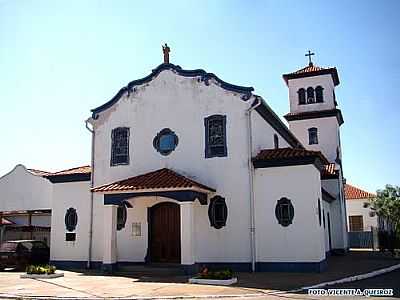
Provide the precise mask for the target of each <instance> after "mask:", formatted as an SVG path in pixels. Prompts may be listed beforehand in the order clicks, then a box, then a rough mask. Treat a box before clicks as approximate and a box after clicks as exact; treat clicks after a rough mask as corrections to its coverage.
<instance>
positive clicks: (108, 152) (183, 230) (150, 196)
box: [0, 60, 348, 272]
mask: <svg viewBox="0 0 400 300" xmlns="http://www.w3.org/2000/svg"><path fill="white" fill-rule="evenodd" d="M283 78H284V81H285V83H286V84H287V86H288V89H289V101H290V112H289V113H288V114H287V115H286V116H285V118H286V120H287V121H288V123H289V128H287V127H286V125H285V124H284V123H283V122H282V121H281V120H280V118H279V117H278V116H277V115H276V114H275V113H274V112H273V110H272V109H271V108H270V107H269V106H268V104H267V103H266V102H265V101H264V100H263V99H262V97H260V96H258V95H256V94H254V93H253V88H251V87H243V86H237V85H233V84H230V83H227V82H224V81H223V80H221V79H220V78H218V77H217V76H216V75H214V74H212V73H207V72H206V71H204V70H184V69H182V68H181V67H179V66H177V65H174V64H171V63H169V61H168V60H166V61H165V62H164V63H163V64H161V65H160V66H158V67H157V68H156V69H154V70H153V71H152V72H151V74H150V75H148V76H147V77H145V78H142V79H139V80H135V81H132V82H130V83H129V84H128V85H127V86H126V87H123V88H122V89H121V90H120V91H119V92H118V93H117V94H116V95H115V96H114V97H113V98H112V99H111V100H110V101H108V102H107V103H105V104H103V105H101V106H99V107H97V108H95V109H93V110H92V115H91V117H90V118H89V119H88V120H87V128H88V129H89V130H90V131H91V132H92V149H91V151H92V152H91V153H92V162H91V166H90V167H89V166H85V167H80V168H74V169H70V170H64V171H61V172H57V173H46V174H42V175H37V176H41V177H43V178H46V179H47V180H48V181H49V182H50V183H51V193H52V194H51V195H52V199H51V261H52V263H54V264H56V265H58V266H59V267H85V266H90V267H98V268H102V269H103V270H106V271H113V270H115V269H117V268H118V267H119V266H121V265H124V264H126V265H129V264H143V263H168V264H171V263H172V264H180V265H182V267H183V268H185V269H186V270H187V271H188V272H193V271H195V270H196V269H198V268H199V267H200V266H217V267H224V266H228V267H231V268H233V269H235V270H242V271H251V270H252V271H318V272H319V271H323V270H324V269H325V267H326V258H327V256H328V255H330V253H332V252H341V253H342V252H345V251H346V250H347V248H348V245H347V229H346V228H347V224H346V219H347V217H346V208H345V201H344V192H343V174H342V154H341V146H340V125H341V124H342V123H343V118H342V114H341V111H340V110H339V109H338V104H337V101H336V99H335V93H334V90H335V87H336V86H337V85H338V84H339V77H338V74H337V70H336V69H335V68H320V67H317V66H315V65H313V64H312V63H311V62H310V64H309V65H308V66H306V67H305V68H303V69H301V70H298V71H296V72H293V73H289V74H285V75H283ZM4 178H6V176H5V177H3V178H1V179H0V187H1V182H2V181H3V180H4ZM9 194H12V192H10V193H9ZM10 197H12V196H10ZM2 201H3V200H2ZM4 201H9V199H4Z"/></svg>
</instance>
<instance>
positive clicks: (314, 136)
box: [308, 127, 318, 145]
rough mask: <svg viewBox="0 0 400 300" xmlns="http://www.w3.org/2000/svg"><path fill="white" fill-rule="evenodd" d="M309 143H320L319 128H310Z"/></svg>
mask: <svg viewBox="0 0 400 300" xmlns="http://www.w3.org/2000/svg"><path fill="white" fill-rule="evenodd" d="M308 144H309V145H314V144H318V129H317V128H315V127H312V128H309V129H308Z"/></svg>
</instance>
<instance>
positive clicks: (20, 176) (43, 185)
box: [0, 165, 52, 211]
mask: <svg viewBox="0 0 400 300" xmlns="http://www.w3.org/2000/svg"><path fill="white" fill-rule="evenodd" d="M51 199H52V184H51V183H50V181H48V180H47V179H45V178H43V177H41V176H37V175H33V174H32V173H30V172H29V171H27V170H26V168H25V167H24V166H23V165H17V166H16V167H15V168H14V169H13V170H12V171H11V172H9V173H8V174H6V175H4V176H3V177H1V178H0V211H15V210H34V209H51V207H52V201H51Z"/></svg>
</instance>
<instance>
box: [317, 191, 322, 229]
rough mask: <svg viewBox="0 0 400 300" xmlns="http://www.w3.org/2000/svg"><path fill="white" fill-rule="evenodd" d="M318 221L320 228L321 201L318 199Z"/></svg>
mask: <svg viewBox="0 0 400 300" xmlns="http://www.w3.org/2000/svg"><path fill="white" fill-rule="evenodd" d="M318 219H319V226H321V224H322V223H321V221H322V220H321V219H322V216H321V200H320V199H319V198H318Z"/></svg>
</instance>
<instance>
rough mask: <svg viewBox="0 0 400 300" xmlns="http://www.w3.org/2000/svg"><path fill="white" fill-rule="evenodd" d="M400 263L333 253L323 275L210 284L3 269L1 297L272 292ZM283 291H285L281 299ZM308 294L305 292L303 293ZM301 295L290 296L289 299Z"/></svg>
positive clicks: (246, 277)
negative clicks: (36, 275)
mask: <svg viewBox="0 0 400 300" xmlns="http://www.w3.org/2000/svg"><path fill="white" fill-rule="evenodd" d="M396 263H399V260H394V259H392V258H391V257H389V256H384V255H381V254H379V253H365V252H358V253H351V254H349V255H346V256H341V257H331V258H330V261H329V268H328V270H327V271H326V272H324V273H275V272H274V273H255V274H251V273H239V274H237V275H238V278H239V282H238V284H236V285H235V286H231V287H222V286H206V285H194V284H186V283H185V282H187V277H185V276H178V277H170V276H169V277H152V276H150V277H140V276H136V277H135V276H102V275H99V274H96V273H93V272H90V273H80V272H69V271H65V277H61V278H56V279H47V280H34V279H20V278H19V275H20V274H21V273H18V272H0V298H2V295H15V296H44V297H55V296H58V297H60V296H61V297H64V298H66V297H71V298H72V297H75V298H80V299H82V298H88V299H90V298H106V299H107V298H111V297H120V298H138V297H140V298H142V297H144V298H145V297H153V298H160V297H172V296H178V297H183V298H185V297H186V298H188V297H203V298H204V297H206V296H220V297H221V296H225V297H227V296H239V297H244V296H246V297H248V296H250V295H253V296H257V297H258V296H263V298H265V297H267V294H269V295H268V298H271V297H276V296H273V295H271V293H274V292H276V291H287V290H292V289H296V288H299V287H302V286H308V285H312V284H316V283H320V282H324V281H330V280H334V279H339V278H343V277H347V276H350V275H356V274H362V273H366V272H369V271H372V270H376V269H380V268H384V267H387V266H390V265H394V264H396ZM282 296H283V295H281V297H282ZM303 296H304V295H303ZM292 297H295V298H298V296H293V295H292V296H290V298H292Z"/></svg>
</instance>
